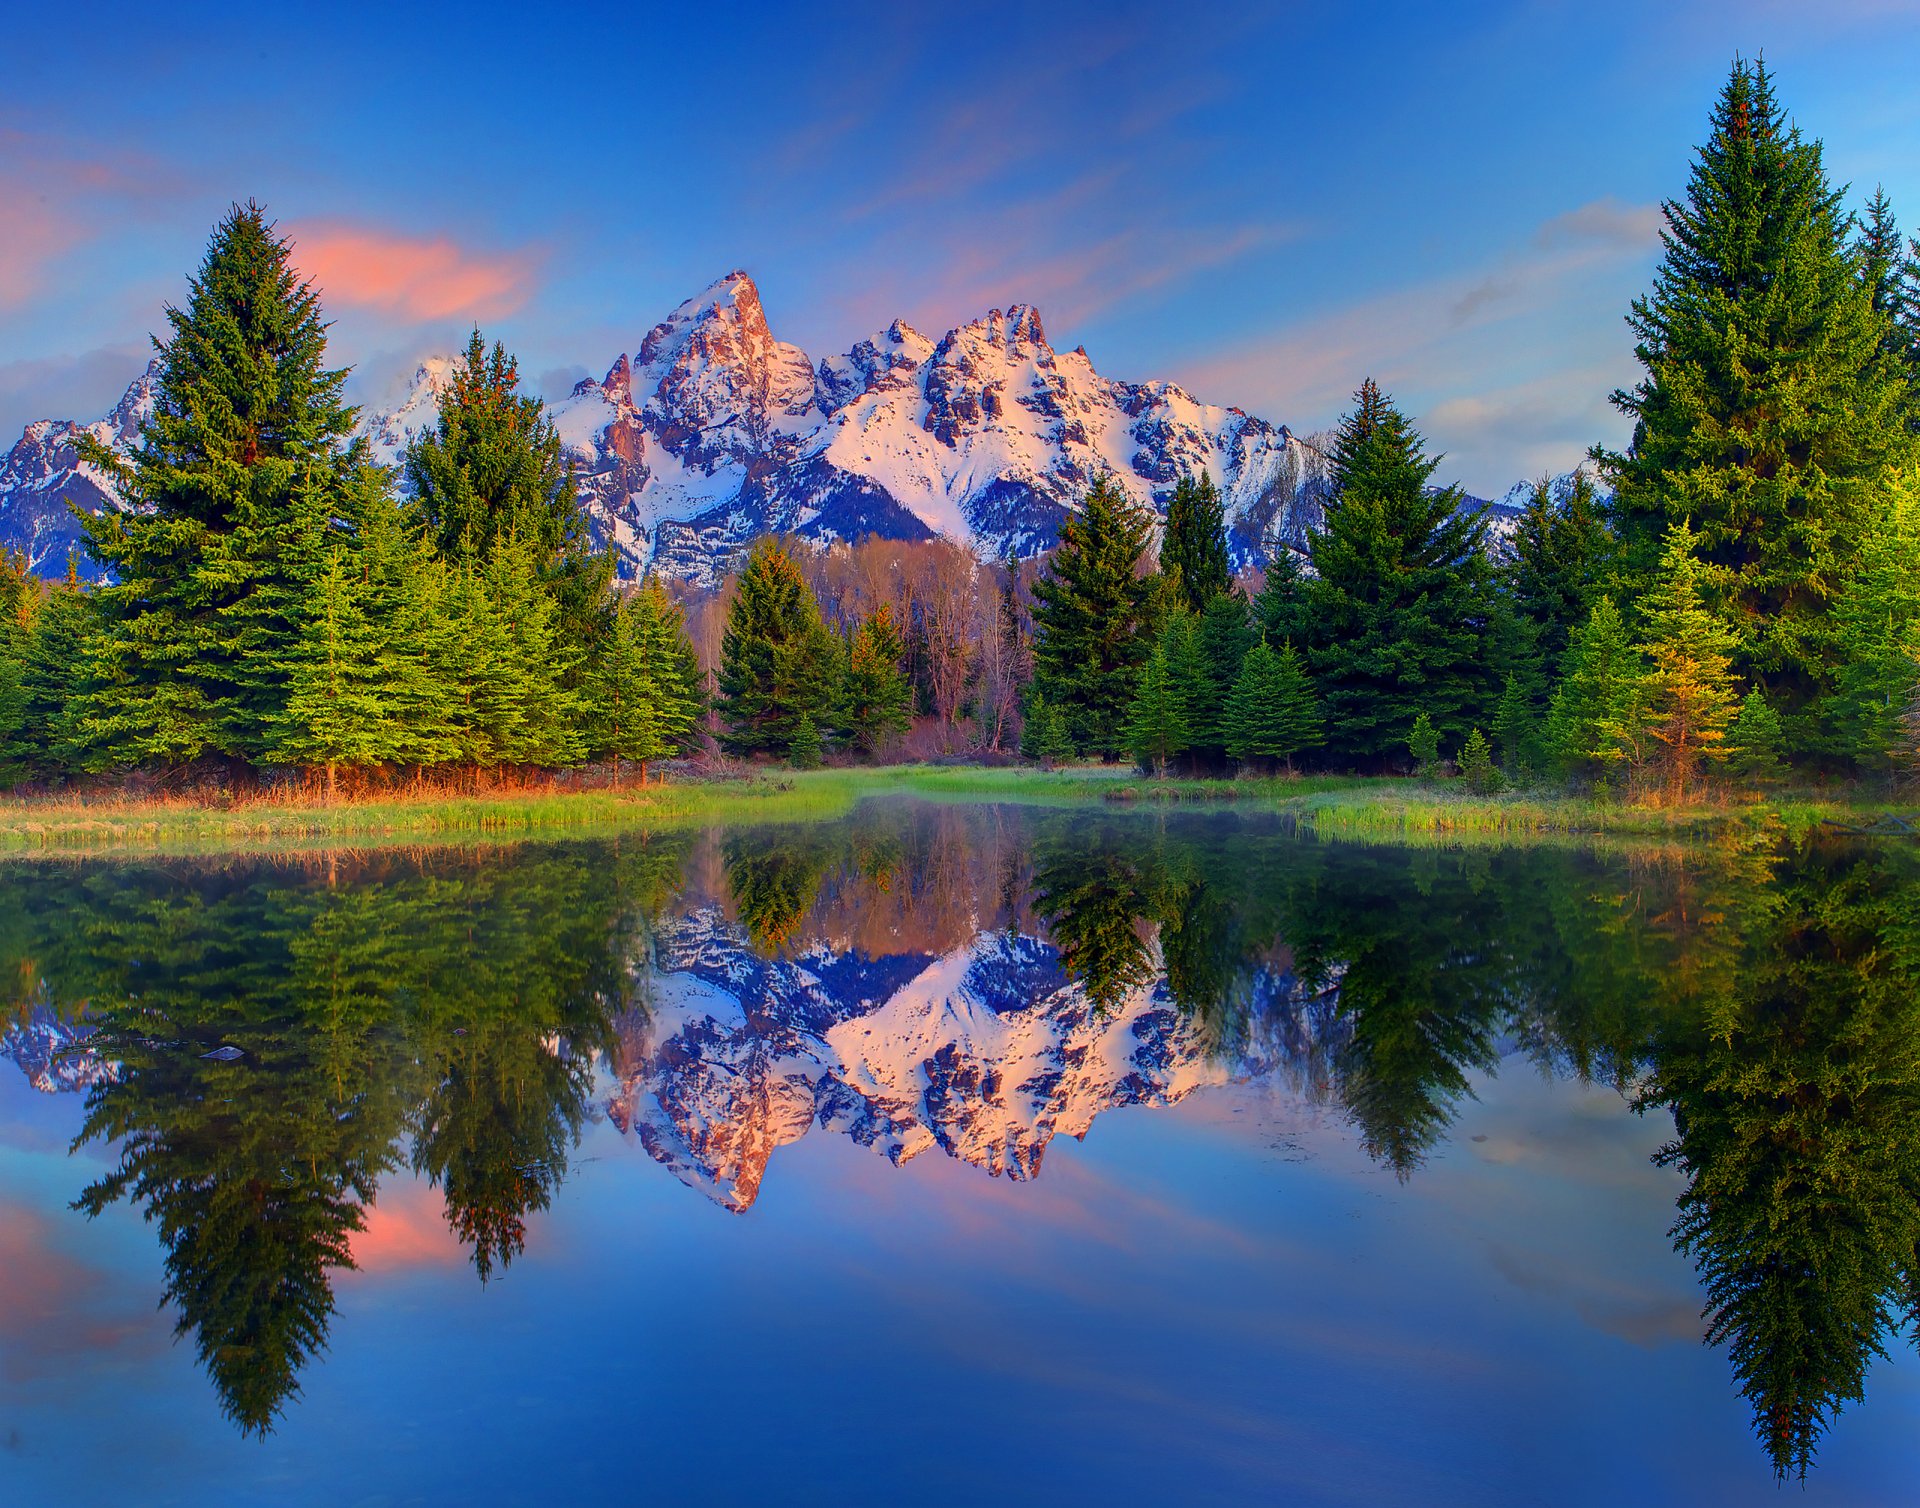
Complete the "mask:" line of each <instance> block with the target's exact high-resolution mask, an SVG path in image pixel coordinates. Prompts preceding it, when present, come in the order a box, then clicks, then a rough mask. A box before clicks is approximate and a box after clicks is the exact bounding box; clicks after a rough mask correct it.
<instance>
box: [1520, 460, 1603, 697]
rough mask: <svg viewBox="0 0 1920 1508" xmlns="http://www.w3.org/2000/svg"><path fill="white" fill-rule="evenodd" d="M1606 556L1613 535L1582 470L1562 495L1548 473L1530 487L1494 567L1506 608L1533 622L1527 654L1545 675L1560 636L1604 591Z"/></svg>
mask: <svg viewBox="0 0 1920 1508" xmlns="http://www.w3.org/2000/svg"><path fill="white" fill-rule="evenodd" d="M1612 554H1613V536H1612V534H1611V533H1610V532H1609V530H1608V528H1607V522H1606V519H1605V517H1604V515H1603V513H1602V510H1601V506H1600V498H1599V496H1598V494H1597V492H1596V491H1595V488H1594V485H1593V478H1592V477H1591V476H1590V475H1588V473H1587V471H1586V469H1585V468H1584V467H1583V468H1581V469H1580V470H1579V471H1577V472H1575V473H1574V476H1573V480H1572V481H1571V482H1570V483H1569V484H1568V485H1567V487H1566V488H1565V490H1564V493H1562V492H1561V491H1559V490H1557V489H1556V487H1555V485H1554V482H1553V479H1552V478H1551V477H1542V478H1541V479H1540V480H1539V481H1537V482H1535V483H1534V484H1533V490H1532V492H1531V494H1530V495H1529V496H1528V498H1527V505H1526V507H1525V508H1524V509H1523V510H1522V511H1521V514H1520V517H1519V519H1518V520H1516V521H1515V524H1514V528H1513V532H1512V534H1511V535H1510V536H1509V537H1508V540H1507V550H1506V554H1505V557H1504V559H1503V562H1502V567H1501V572H1502V575H1503V576H1504V578H1505V585H1506V588H1507V591H1508V594H1509V595H1510V597H1511V599H1512V602H1513V608H1514V611H1515V612H1516V613H1517V614H1519V616H1520V617H1521V618H1523V619H1525V620H1526V621H1527V622H1528V623H1530V624H1532V625H1533V627H1534V630H1535V639H1534V645H1533V648H1534V652H1535V653H1536V654H1537V656H1538V657H1539V659H1540V661H1541V662H1542V664H1543V666H1544V667H1545V669H1546V670H1547V672H1548V673H1549V674H1551V675H1557V674H1559V672H1560V661H1561V657H1562V656H1563V655H1564V654H1565V653H1566V649H1567V636H1568V635H1569V634H1570V633H1572V631H1573V630H1574V629H1575V628H1576V627H1578V626H1579V625H1580V624H1582V623H1584V622H1586V621H1587V614H1588V613H1590V612H1592V611H1593V604H1594V603H1595V602H1596V601H1597V600H1598V599H1599V596H1600V593H1601V592H1602V591H1603V590H1604V589H1605V587H1606V584H1607V576H1608V572H1609V569H1610V567H1611V564H1612Z"/></svg>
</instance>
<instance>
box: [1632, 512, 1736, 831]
mask: <svg viewBox="0 0 1920 1508" xmlns="http://www.w3.org/2000/svg"><path fill="white" fill-rule="evenodd" d="M1660 565H1661V570H1660V577H1659V580H1658V581H1657V582H1656V583H1655V585H1654V587H1653V589H1652V590H1651V591H1650V592H1649V593H1648V594H1647V596H1646V598H1645V599H1644V600H1643V601H1642V602H1641V620H1642V624H1643V631H1642V632H1643V637H1642V639H1641V643H1640V652H1641V654H1642V655H1644V656H1645V657H1646V659H1647V661H1648V662H1649V665H1650V669H1649V670H1648V672H1647V675H1646V679H1645V682H1644V686H1645V690H1644V699H1645V709H1646V711H1645V717H1646V724H1645V726H1646V732H1647V736H1648V737H1649V738H1652V739H1654V740H1656V741H1657V742H1658V743H1659V744H1660V745H1662V751H1661V755H1660V763H1661V764H1663V765H1665V767H1666V784H1667V792H1668V795H1669V796H1670V797H1671V799H1672V800H1673V801H1674V802H1676V803H1679V802H1682V801H1684V800H1685V799H1686V794H1687V784H1688V782H1689V781H1690V780H1691V779H1692V777H1693V775H1694V773H1695V771H1696V770H1698V768H1699V767H1700V765H1701V764H1702V763H1703V762H1707V761H1712V762H1714V763H1718V762H1719V761H1720V760H1722V759H1724V758H1726V754H1727V749H1726V738H1727V727H1728V725H1729V724H1730V723H1732V721H1733V718H1734V713H1735V711H1736V710H1737V707H1738V698H1737V696H1736V695H1735V692H1734V688H1733V674H1732V665H1733V653H1734V649H1735V642H1734V637H1733V635H1732V634H1731V633H1729V632H1728V631H1727V628H1726V626H1725V625H1724V624H1722V623H1721V622H1720V620H1719V619H1718V618H1716V617H1715V616H1714V615H1713V614H1712V613H1711V612H1709V611H1708V610H1707V608H1706V606H1705V604H1704V603H1702V601H1701V600H1700V590H1699V585H1698V582H1699V575H1700V565H1699V562H1698V560H1697V559H1696V558H1695V556H1694V534H1693V531H1692V530H1690V529H1689V528H1688V527H1687V526H1686V525H1685V524H1684V523H1682V524H1677V525H1675V526H1674V527H1673V528H1672V529H1671V530H1669V531H1668V534H1667V545H1666V549H1665V551H1664V552H1663V553H1662V555H1661V562H1660Z"/></svg>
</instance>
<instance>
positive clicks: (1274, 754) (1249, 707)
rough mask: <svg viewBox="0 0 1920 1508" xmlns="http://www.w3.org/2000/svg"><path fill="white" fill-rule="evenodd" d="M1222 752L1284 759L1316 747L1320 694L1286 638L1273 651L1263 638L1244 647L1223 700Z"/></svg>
mask: <svg viewBox="0 0 1920 1508" xmlns="http://www.w3.org/2000/svg"><path fill="white" fill-rule="evenodd" d="M1226 726H1227V752H1228V753H1229V754H1231V755H1232V756H1233V757H1234V758H1235V759H1241V760H1255V759H1259V760H1274V761H1284V762H1285V763H1286V765H1287V767H1288V768H1289V769H1291V768H1292V767H1293V757H1294V756H1295V755H1296V754H1299V753H1301V752H1302V751H1303V750H1306V749H1312V748H1317V747H1318V746H1319V745H1320V744H1321V743H1323V742H1324V741H1325V734H1324V733H1323V732H1322V730H1321V715H1320V698H1319V696H1318V695H1317V694H1316V693H1315V691H1314V689H1313V682H1312V681H1311V680H1309V679H1308V678H1307V672H1306V670H1305V668H1304V667H1303V666H1302V665H1301V663H1300V656H1299V655H1298V654H1297V653H1296V652H1295V651H1294V647H1293V646H1292V645H1291V644H1283V645H1281V646H1280V648H1279V649H1278V650H1277V651H1276V650H1274V649H1271V648H1269V647H1268V646H1267V643H1266V641H1265V640H1264V639H1263V640H1261V641H1260V642H1259V643H1258V644H1256V645H1254V646H1253V648H1252V649H1250V650H1248V651H1247V658H1246V663H1245V664H1244V665H1243V666H1242V667H1241V670H1240V677H1239V679H1238V680H1237V681H1236V682H1235V683H1234V688H1233V694H1232V695H1231V696H1230V697H1229V698H1228V700H1227V712H1226Z"/></svg>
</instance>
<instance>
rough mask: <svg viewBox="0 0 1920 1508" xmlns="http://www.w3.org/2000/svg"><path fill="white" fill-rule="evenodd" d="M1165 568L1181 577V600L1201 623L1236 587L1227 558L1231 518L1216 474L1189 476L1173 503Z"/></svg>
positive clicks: (1170, 502) (1169, 508)
mask: <svg viewBox="0 0 1920 1508" xmlns="http://www.w3.org/2000/svg"><path fill="white" fill-rule="evenodd" d="M1160 569H1161V570H1163V571H1165V572H1166V573H1167V574H1168V575H1169V576H1171V575H1172V574H1173V573H1174V572H1175V571H1178V572H1179V576H1180V600H1181V603H1182V605H1183V606H1184V607H1185V608H1186V610H1187V611H1188V612H1190V613H1192V614H1193V615H1194V616H1195V617H1196V618H1197V617H1199V616H1200V615H1201V614H1203V613H1204V612H1206V610H1207V604H1208V603H1210V602H1212V601H1213V599H1214V598H1216V597H1224V596H1225V595H1226V594H1227V593H1228V592H1229V591H1230V590H1231V589H1232V587H1233V566H1232V563H1231V561H1230V560H1229V559H1228V556H1227V516H1226V508H1225V505H1224V504H1223V503H1222V501H1221V498H1220V489H1219V488H1217V487H1216V486H1214V484H1213V476H1212V474H1211V473H1209V472H1206V471H1202V472H1200V473H1199V475H1197V476H1183V477H1181V478H1180V480H1179V481H1178V482H1176V483H1174V487H1173V496H1172V497H1171V498H1169V499H1168V500H1167V528H1166V534H1165V536H1164V538H1163V539H1162V540H1161V543H1160Z"/></svg>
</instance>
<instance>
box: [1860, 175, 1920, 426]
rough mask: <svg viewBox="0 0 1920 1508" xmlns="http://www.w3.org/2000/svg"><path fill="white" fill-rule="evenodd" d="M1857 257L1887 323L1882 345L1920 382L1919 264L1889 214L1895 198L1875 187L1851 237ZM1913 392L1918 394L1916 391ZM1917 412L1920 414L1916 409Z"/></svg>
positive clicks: (1873, 300) (1875, 305) (1876, 309)
mask: <svg viewBox="0 0 1920 1508" xmlns="http://www.w3.org/2000/svg"><path fill="white" fill-rule="evenodd" d="M1854 254H1855V256H1857V257H1858V258H1859V261H1860V280H1861V282H1862V283H1863V284H1864V285H1865V286H1866V290H1867V297H1868V299H1869V301H1870V302H1871V303H1872V304H1873V309H1874V312H1875V313H1876V314H1878V315H1879V316H1880V317H1881V318H1882V319H1883V320H1884V321H1885V322H1886V323H1885V325H1884V327H1883V328H1882V330H1881V334H1880V345H1881V349H1883V350H1884V351H1885V352H1886V353H1887V354H1888V355H1889V356H1891V357H1893V359H1894V360H1895V361H1897V362H1899V363H1900V365H1901V366H1902V367H1903V368H1904V369H1905V370H1906V372H1907V374H1908V378H1909V381H1910V382H1912V383H1913V384H1914V385H1915V386H1916V388H1920V276H1917V274H1920V268H1916V267H1915V265H1914V261H1913V257H1912V255H1911V253H1910V252H1909V251H1908V249H1907V243H1906V241H1905V240H1904V239H1902V237H1901V235H1900V227H1899V225H1898V224H1897V223H1896V222H1895V220H1894V217H1893V201H1892V200H1890V199H1888V198H1887V194H1886V190H1885V189H1882V188H1875V189H1874V191H1873V197H1872V198H1871V199H1869V200H1868V201H1867V214H1866V219H1865V221H1864V222H1863V223H1862V224H1861V227H1860V234H1859V236H1858V237H1857V238H1856V239H1855V241H1854ZM1916 396H1920V394H1917V395H1916ZM1915 418H1916V419H1917V420H1920V414H1916V415H1915Z"/></svg>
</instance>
